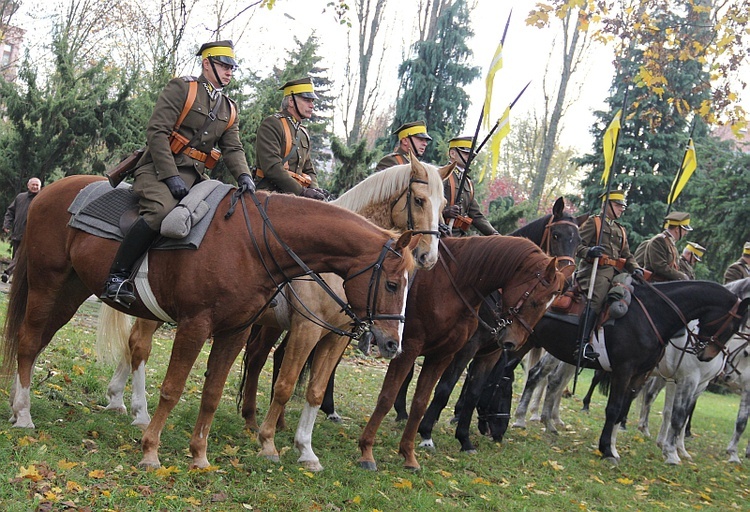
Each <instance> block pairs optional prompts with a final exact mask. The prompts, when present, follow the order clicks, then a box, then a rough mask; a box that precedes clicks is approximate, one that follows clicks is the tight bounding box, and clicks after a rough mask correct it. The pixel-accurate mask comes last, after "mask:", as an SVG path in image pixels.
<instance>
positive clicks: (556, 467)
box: [544, 460, 565, 471]
mask: <svg viewBox="0 0 750 512" xmlns="http://www.w3.org/2000/svg"><path fill="white" fill-rule="evenodd" d="M544 464H545V465H548V466H549V467H551V468H552V469H554V470H555V471H562V470H563V469H565V466H563V465H562V464H559V463H558V462H557V461H556V460H548V461H547V462H545V463H544Z"/></svg>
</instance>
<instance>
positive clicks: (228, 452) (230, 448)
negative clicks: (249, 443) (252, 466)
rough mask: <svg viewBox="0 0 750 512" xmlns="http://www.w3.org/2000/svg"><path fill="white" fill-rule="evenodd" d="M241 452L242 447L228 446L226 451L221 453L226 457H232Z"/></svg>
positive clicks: (225, 447) (225, 448)
mask: <svg viewBox="0 0 750 512" xmlns="http://www.w3.org/2000/svg"><path fill="white" fill-rule="evenodd" d="M239 451H240V447H239V446H231V445H228V444H227V445H225V446H224V449H223V450H222V451H221V453H222V454H224V455H229V456H231V455H237V453H238V452H239Z"/></svg>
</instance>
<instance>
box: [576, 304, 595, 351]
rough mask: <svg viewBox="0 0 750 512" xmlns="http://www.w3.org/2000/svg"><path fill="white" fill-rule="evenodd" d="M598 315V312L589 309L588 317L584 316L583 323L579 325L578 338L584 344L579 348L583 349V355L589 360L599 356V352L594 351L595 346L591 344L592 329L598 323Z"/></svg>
mask: <svg viewBox="0 0 750 512" xmlns="http://www.w3.org/2000/svg"><path fill="white" fill-rule="evenodd" d="M598 316H599V315H598V314H597V313H594V312H593V311H589V315H588V317H586V318H582V319H581V322H582V324H580V325H579V327H580V329H579V331H578V332H579V336H578V339H579V340H581V345H582V346H581V347H579V349H581V348H582V349H583V353H582V354H581V356H582V357H583V358H584V359H588V360H589V361H596V359H597V358H598V357H599V353H598V352H596V351H594V347H593V345H591V331H593V330H594V325H596V319H597V318H598Z"/></svg>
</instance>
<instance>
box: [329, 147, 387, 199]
mask: <svg viewBox="0 0 750 512" xmlns="http://www.w3.org/2000/svg"><path fill="white" fill-rule="evenodd" d="M331 152H332V153H333V157H334V159H335V160H336V162H338V164H339V165H337V166H336V169H335V172H334V173H333V176H332V178H331V180H330V183H328V182H324V183H321V185H322V186H323V188H325V189H327V190H328V191H329V192H331V193H332V194H333V195H334V196H339V195H341V194H342V193H343V192H346V191H347V190H349V189H350V188H352V187H353V186H354V185H356V184H357V183H359V182H360V181H362V180H363V179H365V178H366V177H367V169H368V167H369V166H370V164H372V163H373V162H375V157H376V155H377V153H378V152H377V150H372V151H369V150H368V149H367V141H366V140H361V141H359V142H358V143H356V144H355V145H354V146H353V147H348V146H347V145H346V144H345V143H344V141H342V140H340V139H338V138H337V137H333V138H332V139H331Z"/></svg>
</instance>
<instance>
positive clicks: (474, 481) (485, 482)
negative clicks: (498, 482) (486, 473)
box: [471, 477, 492, 485]
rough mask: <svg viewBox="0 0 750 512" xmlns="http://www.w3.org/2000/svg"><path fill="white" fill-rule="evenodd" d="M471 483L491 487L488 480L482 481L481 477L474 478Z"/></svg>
mask: <svg viewBox="0 0 750 512" xmlns="http://www.w3.org/2000/svg"><path fill="white" fill-rule="evenodd" d="M471 483H473V484H482V485H492V482H490V481H489V480H486V479H484V478H482V477H477V478H475V479H474V480H472V481H471Z"/></svg>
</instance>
